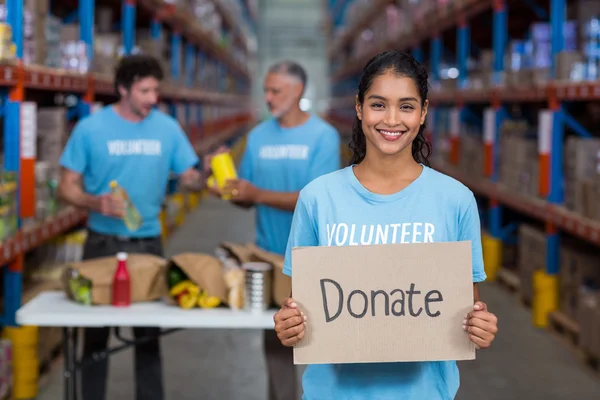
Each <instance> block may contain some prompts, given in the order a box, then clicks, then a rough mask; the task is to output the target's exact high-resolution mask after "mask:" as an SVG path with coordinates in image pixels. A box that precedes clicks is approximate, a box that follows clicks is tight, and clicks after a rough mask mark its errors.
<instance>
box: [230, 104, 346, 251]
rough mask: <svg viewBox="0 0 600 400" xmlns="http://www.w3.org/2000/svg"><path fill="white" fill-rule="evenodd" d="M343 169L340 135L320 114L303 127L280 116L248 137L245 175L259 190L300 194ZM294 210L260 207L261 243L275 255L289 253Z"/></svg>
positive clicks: (242, 174) (241, 168) (243, 163)
mask: <svg viewBox="0 0 600 400" xmlns="http://www.w3.org/2000/svg"><path fill="white" fill-rule="evenodd" d="M339 168H340V137H339V135H338V133H337V131H336V130H335V129H334V128H333V127H332V126H331V125H329V124H327V123H326V122H325V121H323V120H322V119H320V118H319V117H317V116H315V115H311V116H310V118H309V119H308V120H307V121H306V122H305V123H303V124H302V125H299V126H296V127H293V128H283V127H281V126H280V125H279V123H278V122H277V120H276V119H270V120H268V121H265V122H263V123H261V124H260V125H258V126H257V127H255V128H254V129H253V130H252V131H251V132H250V134H249V135H248V141H247V143H246V150H245V152H244V156H243V158H242V161H241V163H240V166H239V172H238V174H239V176H240V178H242V179H245V180H247V181H249V182H251V183H252V184H253V185H254V186H256V187H258V188H259V189H264V190H270V191H276V192H299V191H300V190H301V189H302V188H303V187H304V186H306V185H307V184H308V183H309V182H310V181H312V180H313V179H315V178H317V177H319V176H321V175H324V174H327V173H330V172H333V171H335V170H337V169H339ZM292 216H293V213H292V212H290V211H284V210H279V209H276V208H272V207H267V206H263V205H257V207H256V242H257V243H256V244H257V245H258V246H259V247H261V248H263V249H265V250H267V251H270V252H272V253H276V254H281V255H283V254H284V253H285V247H286V245H287V239H288V236H289V233H290V227H291V225H292Z"/></svg>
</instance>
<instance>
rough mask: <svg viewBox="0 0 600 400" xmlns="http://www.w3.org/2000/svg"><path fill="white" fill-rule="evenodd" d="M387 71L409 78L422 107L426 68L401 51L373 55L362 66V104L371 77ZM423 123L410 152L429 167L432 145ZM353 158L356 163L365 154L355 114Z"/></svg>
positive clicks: (371, 81)
mask: <svg viewBox="0 0 600 400" xmlns="http://www.w3.org/2000/svg"><path fill="white" fill-rule="evenodd" d="M387 71H393V72H394V73H396V74H397V75H399V76H405V77H407V78H411V79H412V80H413V81H414V82H415V85H417V88H418V89H419V94H420V96H421V107H424V106H425V100H426V99H427V92H428V87H427V79H428V75H427V70H426V69H425V67H423V66H422V65H421V64H419V63H418V62H417V60H415V59H414V57H413V56H411V55H410V54H407V53H403V52H400V51H395V50H394V51H386V52H384V53H381V54H379V55H377V56H375V57H373V58H372V59H371V60H370V61H369V62H368V63H367V65H366V66H365V68H364V70H363V73H362V76H361V77H360V82H359V84H358V101H359V103H360V104H361V105H362V104H363V102H364V99H365V93H366V92H367V91H368V90H369V89H370V88H371V85H372V84H373V80H374V79H375V78H376V77H378V76H380V75H383V74H384V73H385V72H387ZM424 132H425V124H423V125H421V127H420V128H419V133H418V134H417V136H416V137H415V140H414V141H413V143H412V155H413V158H414V159H415V161H417V162H418V163H422V164H423V165H427V166H429V156H430V155H431V144H430V143H429V142H428V141H427V140H426V139H425V134H424ZM350 149H351V150H352V159H351V161H350V165H353V164H359V163H360V162H362V160H364V158H365V155H366V153H367V138H366V137H365V133H364V132H363V130H362V123H361V121H360V120H359V119H358V116H355V117H354V124H353V127H352V141H351V142H350Z"/></svg>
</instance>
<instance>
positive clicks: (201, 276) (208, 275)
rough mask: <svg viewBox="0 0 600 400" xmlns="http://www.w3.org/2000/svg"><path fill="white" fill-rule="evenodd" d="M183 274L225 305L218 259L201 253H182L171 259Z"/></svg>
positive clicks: (225, 300) (225, 290)
mask: <svg viewBox="0 0 600 400" xmlns="http://www.w3.org/2000/svg"><path fill="white" fill-rule="evenodd" d="M171 262H172V263H174V264H176V265H177V266H178V267H179V268H181V270H182V271H183V272H185V274H186V275H187V276H188V277H189V278H190V280H191V281H192V282H194V283H195V284H196V285H198V287H199V288H200V289H202V290H205V291H206V292H207V294H208V295H209V296H215V297H218V298H219V299H221V301H222V302H223V303H225V304H227V287H226V285H225V279H224V278H223V268H222V266H221V263H220V261H219V259H218V258H215V257H212V256H209V255H206V254H201V253H183V254H178V255H176V256H175V257H171Z"/></svg>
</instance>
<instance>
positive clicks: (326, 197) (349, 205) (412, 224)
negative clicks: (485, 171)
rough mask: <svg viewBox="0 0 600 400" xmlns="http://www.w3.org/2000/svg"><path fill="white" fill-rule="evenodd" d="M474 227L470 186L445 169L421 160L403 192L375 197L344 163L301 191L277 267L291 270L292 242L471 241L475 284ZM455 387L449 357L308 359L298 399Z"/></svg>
mask: <svg viewBox="0 0 600 400" xmlns="http://www.w3.org/2000/svg"><path fill="white" fill-rule="evenodd" d="M480 230H481V227H480V222H479V214H478V211H477V204H476V202H475V198H474V196H473V194H472V192H471V191H470V190H469V189H467V188H466V187H465V186H464V185H463V184H461V183H459V182H458V181H456V180H454V179H452V178H450V177H448V176H446V175H443V174H440V173H438V172H437V171H435V170H433V169H431V168H428V167H425V166H424V167H423V171H422V173H421V175H420V176H419V177H418V178H417V179H416V180H415V181H413V182H412V183H411V184H410V185H409V186H408V187H406V188H405V189H403V190H402V191H400V192H398V193H395V194H392V195H378V194H375V193H372V192H370V191H368V190H367V189H366V188H365V187H364V186H363V185H362V184H361V183H360V182H359V181H358V179H357V178H356V176H355V175H354V171H353V168H352V167H347V168H345V169H342V170H340V171H336V172H334V173H331V174H328V175H325V176H323V177H321V178H318V179H315V180H314V181H313V182H312V183H311V184H309V185H308V186H307V187H306V188H304V189H303V190H302V191H301V192H300V197H299V200H298V204H297V206H296V211H295V213H294V218H293V223H292V228H291V233H290V238H289V243H288V245H287V249H286V255H285V265H284V269H283V272H284V273H285V274H287V275H292V265H291V250H292V248H293V247H298V246H348V245H375V244H393V243H425V242H451V241H463V240H470V241H472V249H473V282H481V281H484V280H485V278H486V275H485V272H484V269H483V258H482V251H481V231H480ZM401 265H402V263H401V262H400V261H399V268H401ZM371 267H372V268H373V269H375V268H377V266H376V265H373V266H371ZM293 273H294V274H298V275H301V274H302V271H300V270H295V271H293ZM308 323H310V321H308ZM456 323H457V324H458V323H460V321H457V322H456ZM465 334H466V333H465ZM348 351H352V349H348ZM458 387H459V372H458V368H457V366H456V362H454V361H444V362H417V363H375V364H338V365H309V366H308V367H307V369H306V371H305V373H304V376H303V389H304V397H303V399H305V400H398V399H402V400H425V399H426V400H449V399H453V398H454V396H455V395H456V393H457V391H458Z"/></svg>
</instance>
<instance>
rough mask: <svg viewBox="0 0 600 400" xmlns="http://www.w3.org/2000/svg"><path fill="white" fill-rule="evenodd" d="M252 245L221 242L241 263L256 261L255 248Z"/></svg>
mask: <svg viewBox="0 0 600 400" xmlns="http://www.w3.org/2000/svg"><path fill="white" fill-rule="evenodd" d="M250 246H253V245H249V244H237V243H231V242H223V243H221V247H222V248H223V249H225V250H227V251H229V253H231V255H232V256H233V257H235V258H236V259H237V260H238V262H239V263H240V264H244V263H247V262H252V261H255V259H254V258H253V251H254V250H253V248H251V247H250Z"/></svg>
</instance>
